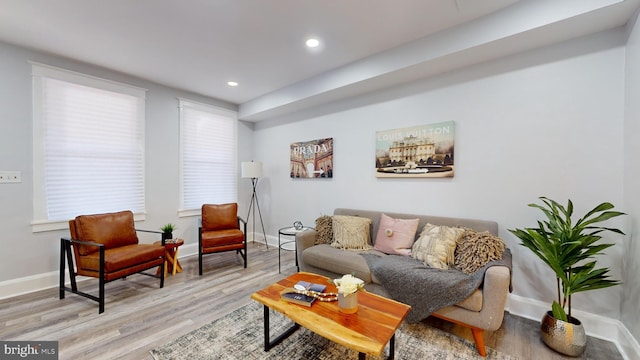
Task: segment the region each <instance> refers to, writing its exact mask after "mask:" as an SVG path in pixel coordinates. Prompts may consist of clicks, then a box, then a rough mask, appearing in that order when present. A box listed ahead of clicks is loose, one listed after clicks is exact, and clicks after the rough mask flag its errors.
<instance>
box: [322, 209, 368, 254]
mask: <svg viewBox="0 0 640 360" xmlns="http://www.w3.org/2000/svg"><path fill="white" fill-rule="evenodd" d="M370 228H371V219H369V218H366V217H360V216H347V215H334V216H333V242H332V243H331V246H333V247H335V248H339V249H344V250H369V249H371V248H372V246H371V241H370V238H371V236H370V233H371V230H370Z"/></svg>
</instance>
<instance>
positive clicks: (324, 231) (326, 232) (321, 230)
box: [315, 215, 333, 245]
mask: <svg viewBox="0 0 640 360" xmlns="http://www.w3.org/2000/svg"><path fill="white" fill-rule="evenodd" d="M316 233H317V234H316V241H315V244H316V245H318V244H331V243H332V242H333V226H332V219H331V216H329V215H322V216H320V217H319V218H317V219H316Z"/></svg>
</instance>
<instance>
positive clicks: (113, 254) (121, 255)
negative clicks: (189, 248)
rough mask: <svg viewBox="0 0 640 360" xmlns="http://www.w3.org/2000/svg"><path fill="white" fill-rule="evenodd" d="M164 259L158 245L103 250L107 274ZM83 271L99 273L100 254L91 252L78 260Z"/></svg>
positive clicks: (162, 249) (138, 245)
mask: <svg viewBox="0 0 640 360" xmlns="http://www.w3.org/2000/svg"><path fill="white" fill-rule="evenodd" d="M162 258H164V246H162V245H160V244H136V245H126V246H121V247H118V248H115V249H105V251H104V270H105V272H107V273H110V272H114V271H117V270H121V269H125V268H129V267H132V266H135V265H138V264H143V263H146V262H150V261H153V260H157V259H162ZM78 266H79V267H80V268H82V269H83V270H90V271H100V253H99V252H93V253H91V254H89V255H85V256H81V257H80V258H79V263H78Z"/></svg>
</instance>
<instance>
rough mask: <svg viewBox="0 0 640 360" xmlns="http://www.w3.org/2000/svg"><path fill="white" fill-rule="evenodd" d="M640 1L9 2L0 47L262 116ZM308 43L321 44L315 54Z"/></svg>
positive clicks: (561, 34)
mask: <svg viewBox="0 0 640 360" xmlns="http://www.w3.org/2000/svg"><path fill="white" fill-rule="evenodd" d="M639 2H640V0H581V1H577V0H483V1H478V0H428V1H427V0H348V1H346V0H181V1H178V0H110V1H105V0H82V1H79V0H0V41H3V42H7V43H11V44H16V45H20V46H25V47H28V48H33V49H36V50H40V51H44V52H47V53H52V54H56V55H60V56H63V57H67V58H71V59H74V60H78V61H82V62H86V63H90V64H94V65H98V66H101V67H105V68H108V69H112V70H115V71H118V72H122V73H126V74H130V75H133V76H136V77H140V78H143V79H147V80H151V81H153V82H157V83H160V84H163V85H167V86H171V87H175V88H178V89H183V90H187V91H190V92H194V93H197V94H201V95H204V96H208V97H212V98H216V99H219V100H223V101H226V102H229V103H232V104H236V105H238V110H239V117H240V119H243V120H248V121H261V120H267V119H273V118H277V117H281V116H285V115H287V114H291V113H294V112H298V111H301V110H305V109H308V108H312V107H314V106H318V105H322V104H326V103H328V102H331V101H335V100H338V99H342V98H345V97H349V96H356V95H359V94H362V93H366V92H370V91H375V90H378V89H382V88H386V87H389V86H395V85H399V84H402V83H407V82H411V81H415V80H418V79H421V78H425V77H428V76H432V75H435V74H438V73H442V72H444V71H450V70H452V69H455V68H459V67H462V66H468V65H472V64H474V63H478V62H481V61H486V60H490V59H493V58H497V57H501V56H506V55H509V54H512V53H516V52H520V51H524V50H527V49H531V48H534V47H539V46H544V45H548V44H553V43H557V42H560V41H564V40H567V39H570V38H574V37H578V36H582V35H586V34H590V33H594V32H598V31H602V30H606V29H610V28H614V27H618V26H622V25H624V24H625V23H626V22H627V21H628V20H629V19H630V18H631V17H632V16H633V14H634V12H635V11H636V10H637V8H638V4H639ZM309 37H316V38H318V39H319V40H320V41H321V45H320V46H319V47H318V48H316V49H308V48H306V47H305V46H304V42H305V40H306V39H307V38H309ZM227 81H237V82H238V83H239V86H237V87H230V86H228V85H227Z"/></svg>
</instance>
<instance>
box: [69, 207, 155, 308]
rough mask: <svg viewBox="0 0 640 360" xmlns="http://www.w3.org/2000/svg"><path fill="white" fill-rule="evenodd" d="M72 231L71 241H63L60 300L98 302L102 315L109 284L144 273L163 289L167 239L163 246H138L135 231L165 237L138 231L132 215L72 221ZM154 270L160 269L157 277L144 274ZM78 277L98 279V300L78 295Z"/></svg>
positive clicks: (70, 224) (105, 215) (96, 216)
mask: <svg viewBox="0 0 640 360" xmlns="http://www.w3.org/2000/svg"><path fill="white" fill-rule="evenodd" d="M69 231H70V233H71V238H62V239H60V299H64V295H65V291H70V292H72V293H74V294H78V295H81V296H84V297H86V298H88V299H91V300H94V301H97V302H98V304H99V313H103V312H104V284H105V283H107V282H110V281H113V280H116V279H120V278H124V277H126V276H128V275H132V274H135V273H141V274H144V275H148V276H153V277H156V278H159V279H160V287H161V288H162V287H163V286H164V256H165V248H164V241H165V239H164V236H162V242H161V243H156V244H139V243H138V236H137V234H136V231H144V232H151V233H158V234H160V235H162V233H161V232H160V231H146V230H136V229H135V227H134V222H133V213H132V212H131V211H121V212H116V213H107V214H95V215H81V216H78V217H76V218H75V219H74V220H70V221H69ZM72 248H73V256H72V255H71V249H72ZM74 259H75V264H74ZM65 263H66V264H65ZM65 265H68V266H69V276H70V280H71V288H69V287H66V286H65V272H66V269H65ZM154 267H159V271H158V275H156V274H149V273H144V272H142V271H144V270H148V269H151V268H154ZM76 275H81V276H90V277H96V278H98V279H99V285H98V296H97V297H96V296H94V295H91V294H88V293H84V292H81V291H79V290H78V287H77V285H76Z"/></svg>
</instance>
